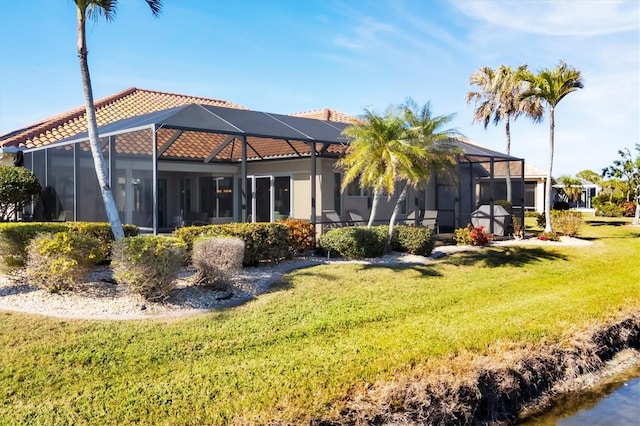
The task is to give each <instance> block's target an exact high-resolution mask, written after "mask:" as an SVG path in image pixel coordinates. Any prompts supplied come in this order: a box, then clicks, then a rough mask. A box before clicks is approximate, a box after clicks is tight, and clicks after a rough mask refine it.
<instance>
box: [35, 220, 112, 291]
mask: <svg viewBox="0 0 640 426" xmlns="http://www.w3.org/2000/svg"><path fill="white" fill-rule="evenodd" d="M27 253H28V261H27V279H28V280H29V282H30V283H32V284H35V285H37V286H38V287H41V288H45V289H47V290H49V291H50V292H52V293H57V292H61V291H66V290H71V289H73V285H74V284H75V283H76V282H80V281H82V280H84V278H85V277H86V276H87V274H88V273H89V272H91V270H92V268H93V267H94V266H95V265H96V264H97V263H98V262H101V261H102V260H104V258H103V251H102V250H101V248H100V242H99V241H98V240H96V239H95V238H91V237H87V236H85V235H80V234H73V233H71V232H68V231H67V232H58V233H56V234H38V235H37V236H36V237H35V238H33V239H32V240H31V242H30V243H29V246H28V248H27Z"/></svg>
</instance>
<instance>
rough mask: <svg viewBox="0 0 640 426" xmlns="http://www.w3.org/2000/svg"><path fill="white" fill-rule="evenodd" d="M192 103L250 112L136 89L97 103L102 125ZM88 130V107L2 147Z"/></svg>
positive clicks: (21, 132)
mask: <svg viewBox="0 0 640 426" xmlns="http://www.w3.org/2000/svg"><path fill="white" fill-rule="evenodd" d="M191 103H198V104H205V105H215V106H222V107H227V108H239V109H247V108H245V107H243V106H240V105H237V104H234V103H232V102H228V101H223V100H219V99H209V98H202V97H197V96H188V95H180V94H176V93H166V92H157V91H153V90H144V89H138V88H136V87H132V88H130V89H127V90H123V91H122V92H119V93H116V94H114V95H111V96H108V97H106V98H103V99H100V100H98V101H96V102H95V106H96V119H97V121H98V126H102V125H105V124H108V123H112V122H114V121H117V120H121V119H123V118H129V117H134V116H137V115H142V114H147V113H150V112H155V111H161V110H164V109H168V108H173V107H176V106H181V105H187V104H191ZM86 130H87V119H86V114H85V108H84V106H82V107H78V108H75V109H73V110H71V111H67V112H64V113H62V114H59V115H56V116H54V117H50V118H47V119H45V120H43V121H40V122H38V123H34V124H32V125H29V126H26V127H24V128H22V129H18V130H16V131H13V132H10V133H7V134H5V135H2V136H0V146H21V147H26V148H35V147H39V146H43V145H48V144H50V143H53V142H56V141H59V140H62V139H64V138H67V137H69V136H73V135H76V134H78V133H81V132H84V131H86Z"/></svg>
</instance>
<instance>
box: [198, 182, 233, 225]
mask: <svg viewBox="0 0 640 426" xmlns="http://www.w3.org/2000/svg"><path fill="white" fill-rule="evenodd" d="M200 211H201V212H206V213H207V215H208V216H209V217H232V216H233V178H231V177H230V176H225V177H221V176H202V177H200Z"/></svg>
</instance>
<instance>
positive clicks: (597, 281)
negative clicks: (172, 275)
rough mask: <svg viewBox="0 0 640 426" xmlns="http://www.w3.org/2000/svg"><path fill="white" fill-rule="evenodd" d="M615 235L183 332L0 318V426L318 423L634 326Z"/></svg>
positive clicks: (270, 307) (626, 263)
mask: <svg viewBox="0 0 640 426" xmlns="http://www.w3.org/2000/svg"><path fill="white" fill-rule="evenodd" d="M626 222H628V221H626ZM624 224H625V222H624V221H620V220H618V221H616V220H599V219H598V221H597V222H592V223H591V225H589V226H585V228H584V229H583V232H582V235H583V237H584V238H588V239H590V240H593V242H594V245H593V246H590V247H588V248H584V247H559V246H557V245H555V246H554V244H553V243H548V245H546V246H545V247H544V248H540V247H528V248H515V247H508V248H507V247H503V248H492V249H484V250H481V251H476V252H468V253H461V254H458V255H454V256H450V257H446V258H444V259H442V260H441V261H439V262H437V263H434V264H432V265H431V264H430V265H428V266H411V267H408V266H393V267H391V266H383V265H358V264H345V265H340V266H335V265H327V266H317V267H313V268H309V269H304V270H300V271H297V272H294V273H291V274H289V275H287V276H286V279H285V280H284V281H283V282H282V283H280V284H279V285H278V286H277V287H276V288H274V289H273V291H271V292H270V293H268V294H265V295H262V296H260V297H259V298H258V299H257V300H255V301H253V302H251V303H248V304H246V305H244V306H240V307H237V308H233V309H227V310H224V311H219V312H214V313H211V314H206V315H202V316H199V317H190V318H183V319H175V320H146V321H130V322H109V321H82V320H77V321H75V320H60V319H50V318H44V317H40V316H30V315H23V314H17V313H11V312H4V311H0V318H1V321H0V423H2V424H21V423H22V424H26V423H29V424H54V423H55V424H83V423H85V424H87V423H92V424H96V423H97V424H103V423H107V424H126V423H143V424H144V423H146V424H219V423H227V422H231V421H233V420H235V421H238V422H248V423H266V422H268V421H269V420H272V419H277V420H282V421H289V422H294V423H295V422H298V421H300V419H308V418H311V417H317V416H326V415H328V414H331V413H335V412H336V411H335V410H337V409H340V407H341V403H342V401H344V400H345V398H348V397H349V396H350V395H353V394H354V393H355V392H358V391H359V390H361V389H364V388H365V387H366V386H367V385H369V384H372V383H374V382H376V381H393V380H394V377H398V376H399V375H402V374H405V373H407V372H409V371H415V370H420V369H428V368H432V367H433V365H437V364H438V363H447V362H449V360H450V359H451V357H452V356H455V355H457V354H460V353H463V352H464V353H468V352H471V353H477V354H483V353H490V352H491V350H492V349H495V347H496V345H499V344H500V342H513V343H516V344H529V343H533V344H535V343H539V342H540V341H542V340H543V339H544V340H545V341H557V340H559V339H561V338H562V336H563V333H564V331H565V330H566V328H567V327H568V326H576V327H578V328H579V327H582V326H586V325H587V324H591V323H593V322H594V321H598V320H605V319H609V318H611V317H615V316H616V315H617V314H619V313H620V312H629V311H630V310H636V311H640V284H639V283H638V265H639V263H640V229H637V228H635V229H634V228H632V227H630V226H623V225H624Z"/></svg>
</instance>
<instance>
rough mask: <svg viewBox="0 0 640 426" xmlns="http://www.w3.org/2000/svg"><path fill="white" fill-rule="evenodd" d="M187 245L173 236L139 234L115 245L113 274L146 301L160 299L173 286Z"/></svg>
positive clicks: (183, 260) (182, 262) (184, 256)
mask: <svg viewBox="0 0 640 426" xmlns="http://www.w3.org/2000/svg"><path fill="white" fill-rule="evenodd" d="M185 259H186V246H185V244H184V243H183V242H181V241H180V240H178V239H177V238H174V237H165V236H157V235H138V236H135V237H128V238H123V239H121V240H119V241H116V242H115V243H114V244H113V249H112V261H111V265H112V267H113V277H114V278H115V279H116V281H117V282H118V283H120V284H124V285H126V286H127V287H128V288H129V290H131V291H132V292H134V293H137V294H140V295H142V296H143V297H144V298H146V299H147V300H161V299H164V298H166V297H167V296H168V294H169V292H170V291H171V290H173V288H174V280H175V279H176V277H177V274H178V271H179V270H180V268H181V267H182V266H184V264H185Z"/></svg>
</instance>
